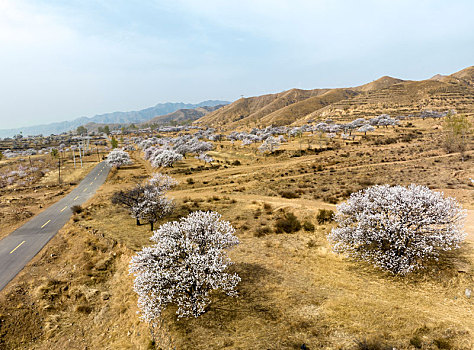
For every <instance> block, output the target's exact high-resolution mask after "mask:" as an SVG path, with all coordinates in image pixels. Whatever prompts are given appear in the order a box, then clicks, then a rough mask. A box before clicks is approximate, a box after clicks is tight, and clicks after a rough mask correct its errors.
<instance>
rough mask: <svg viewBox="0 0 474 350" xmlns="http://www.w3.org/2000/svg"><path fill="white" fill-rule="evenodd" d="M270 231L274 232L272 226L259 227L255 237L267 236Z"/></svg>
mask: <svg viewBox="0 0 474 350" xmlns="http://www.w3.org/2000/svg"><path fill="white" fill-rule="evenodd" d="M270 233H272V229H271V228H270V227H268V226H264V227H259V228H258V229H257V230H256V231H255V237H263V236H266V235H268V234H270Z"/></svg>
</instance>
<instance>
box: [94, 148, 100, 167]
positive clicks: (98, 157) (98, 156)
mask: <svg viewBox="0 0 474 350" xmlns="http://www.w3.org/2000/svg"><path fill="white" fill-rule="evenodd" d="M95 149H96V150H97V159H98V160H99V163H100V155H99V147H98V146H97V147H96V148H95Z"/></svg>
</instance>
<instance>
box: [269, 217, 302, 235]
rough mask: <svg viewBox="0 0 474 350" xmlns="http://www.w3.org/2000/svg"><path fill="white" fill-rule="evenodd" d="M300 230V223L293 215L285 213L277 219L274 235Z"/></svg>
mask: <svg viewBox="0 0 474 350" xmlns="http://www.w3.org/2000/svg"><path fill="white" fill-rule="evenodd" d="M300 229H301V223H300V221H299V220H298V218H297V217H296V215H295V214H293V213H286V214H284V215H283V216H282V217H280V218H278V219H277V221H276V223H275V232H276V233H283V232H286V233H293V232H297V231H299V230H300Z"/></svg>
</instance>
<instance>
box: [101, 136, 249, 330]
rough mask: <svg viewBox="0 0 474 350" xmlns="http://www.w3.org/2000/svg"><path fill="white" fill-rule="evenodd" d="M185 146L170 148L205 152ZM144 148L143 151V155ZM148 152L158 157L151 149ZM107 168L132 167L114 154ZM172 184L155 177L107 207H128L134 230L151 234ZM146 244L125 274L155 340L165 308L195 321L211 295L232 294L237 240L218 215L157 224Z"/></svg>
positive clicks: (168, 206) (165, 211)
mask: <svg viewBox="0 0 474 350" xmlns="http://www.w3.org/2000/svg"><path fill="white" fill-rule="evenodd" d="M152 141H156V140H152ZM184 141H185V142H184ZM184 141H183V140H181V142H176V143H175V145H174V146H175V147H178V146H177V145H180V146H179V147H180V149H181V151H182V152H184V150H185V149H186V150H188V151H187V152H191V151H189V150H190V149H192V150H194V151H196V147H198V148H199V149H209V146H207V145H205V144H202V143H197V142H196V140H195V139H187V140H184ZM142 147H143V145H141V148H142ZM151 147H154V146H151ZM143 148H144V147H143ZM149 149H150V147H146V148H145V152H146V151H147V150H149ZM156 149H158V148H156ZM166 150H167V151H171V152H174V151H173V150H172V149H166ZM187 152H186V153H187ZM153 153H155V155H159V154H162V152H160V153H158V152H156V150H155V152H153ZM201 154H202V153H201ZM155 159H156V158H155ZM107 163H108V164H109V165H110V166H114V167H117V168H119V167H121V166H123V165H127V164H131V160H130V157H129V155H128V153H127V152H126V151H124V150H121V149H115V150H113V151H112V152H111V153H110V154H109V156H108V157H107ZM177 184H178V182H177V181H176V180H174V179H173V178H172V177H170V176H168V175H164V174H161V173H155V174H153V176H152V177H151V178H150V179H148V180H146V181H144V182H143V183H139V184H137V185H135V186H133V187H132V188H129V189H125V190H121V191H118V192H116V193H114V195H113V196H112V203H114V204H117V205H121V206H123V207H125V208H127V209H128V211H129V213H130V215H131V216H132V217H133V218H134V219H136V223H137V225H140V224H141V221H144V222H147V223H149V224H150V228H151V230H153V224H154V223H155V222H156V221H158V220H159V219H162V218H164V217H166V216H168V215H170V214H171V213H172V211H173V209H174V201H173V200H172V199H171V198H169V197H168V196H167V192H168V191H169V190H170V189H172V188H173V187H175V186H176V185H177ZM151 240H152V241H153V242H154V244H153V245H152V246H150V247H144V248H143V249H142V251H140V252H139V253H137V254H136V255H135V256H134V257H133V258H132V260H131V262H130V273H132V274H134V275H135V282H134V290H135V291H136V292H137V294H138V304H139V307H140V309H141V312H142V319H144V320H145V321H147V322H148V323H149V324H150V326H151V330H152V335H153V336H154V337H155V336H156V331H157V330H159V327H158V326H159V325H160V322H161V313H162V311H163V310H164V309H165V308H166V307H167V306H168V305H169V304H176V305H177V306H178V310H177V315H178V318H181V317H189V316H194V317H198V316H199V315H201V314H202V313H203V312H204V311H205V307H206V306H207V305H208V304H209V303H210V296H209V293H210V292H211V291H212V290H216V289H219V290H222V291H224V292H225V293H226V294H227V295H230V296H235V295H236V291H235V288H236V286H237V284H238V283H239V282H240V277H239V276H238V275H237V274H235V273H234V274H232V273H228V272H227V269H228V267H229V266H230V265H231V264H232V263H231V261H230V259H229V258H228V257H227V252H226V251H227V249H229V248H231V247H233V246H235V245H237V244H238V243H239V240H238V239H237V237H236V236H235V229H234V228H233V227H232V225H231V224H230V223H229V222H228V221H224V220H221V216H220V214H218V213H216V212H203V211H196V212H193V213H191V214H189V215H188V216H186V217H183V218H181V219H180V220H179V221H173V222H168V223H166V224H163V225H161V226H160V227H159V228H158V230H156V231H154V233H153V236H152V237H151Z"/></svg>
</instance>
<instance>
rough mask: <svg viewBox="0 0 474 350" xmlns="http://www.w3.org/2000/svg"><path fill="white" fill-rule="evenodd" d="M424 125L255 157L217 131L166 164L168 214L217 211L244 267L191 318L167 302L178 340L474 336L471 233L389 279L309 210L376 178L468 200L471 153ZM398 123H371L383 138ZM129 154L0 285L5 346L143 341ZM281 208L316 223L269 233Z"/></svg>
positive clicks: (107, 345)
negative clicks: (206, 154)
mask: <svg viewBox="0 0 474 350" xmlns="http://www.w3.org/2000/svg"><path fill="white" fill-rule="evenodd" d="M431 123H433V122H431V121H427V122H426V123H424V124H423V123H422V122H421V121H420V125H417V128H416V129H417V130H421V132H422V134H421V135H420V137H418V138H417V139H416V140H411V141H409V142H396V143H391V144H388V145H376V144H374V142H373V140H362V141H361V142H360V143H359V144H354V143H352V142H349V143H348V144H347V145H345V144H343V145H339V146H338V147H334V149H332V150H329V149H327V150H324V151H321V152H319V151H318V152H315V151H308V150H306V149H305V148H302V150H301V151H300V149H299V145H300V142H299V140H291V142H290V144H289V145H288V146H285V147H284V150H283V151H282V152H280V153H278V154H276V155H271V156H262V155H260V154H258V153H254V152H252V151H251V150H250V151H249V149H245V148H240V147H239V146H238V145H231V144H229V143H226V142H222V143H218V144H217V147H216V149H215V151H213V157H214V158H216V162H214V163H213V166H209V165H207V166H204V165H203V164H202V163H199V161H198V160H196V159H194V158H192V157H188V158H187V159H185V160H184V161H182V162H179V163H178V164H176V166H175V167H174V168H170V169H167V170H166V171H165V172H167V173H169V174H170V175H171V176H173V177H175V178H176V179H178V180H179V181H180V184H179V186H178V187H177V188H176V189H174V190H173V191H171V192H170V194H169V195H170V196H171V197H174V198H175V200H176V204H177V206H176V211H175V213H174V214H173V216H172V217H170V218H166V219H165V220H163V222H164V221H167V220H172V219H177V218H178V217H180V216H183V215H186V214H187V213H188V212H191V211H194V210H216V211H218V212H220V213H221V214H222V215H223V217H224V219H226V220H229V221H230V222H231V223H232V224H233V225H234V226H235V227H236V229H237V236H238V237H239V239H240V241H241V244H240V245H239V246H238V247H237V248H236V249H234V250H233V251H231V253H230V257H231V259H232V260H233V261H234V262H235V265H234V266H233V267H232V268H233V269H234V270H235V271H236V272H238V273H239V275H240V277H241V278H242V281H241V283H240V284H239V286H238V293H239V297H238V298H230V297H226V296H224V295H222V294H220V293H215V295H213V302H212V304H211V305H210V306H209V307H208V310H207V312H206V313H205V314H203V315H202V316H201V317H199V318H197V319H182V320H180V321H176V319H175V317H174V310H173V309H172V308H170V309H169V310H167V312H166V313H165V315H164V316H165V325H166V329H167V332H168V335H169V336H170V338H171V339H172V343H173V344H174V346H175V347H176V348H177V349H299V348H300V347H301V346H302V344H305V345H306V346H307V348H308V349H318V348H321V349H385V348H397V349H417V348H421V349H472V348H474V317H473V314H472V313H473V310H474V308H473V299H472V298H467V297H466V295H465V291H466V289H471V290H472V289H474V254H473V248H474V246H473V243H472V242H470V241H468V242H466V243H465V244H464V245H463V247H462V248H461V249H460V250H459V251H458V252H456V253H453V254H450V255H446V256H444V257H443V259H442V261H440V263H439V264H432V265H429V266H427V267H426V269H425V270H424V271H420V272H418V273H415V274H412V275H409V276H407V277H395V276H392V275H390V274H388V273H385V272H382V271H380V270H376V269H374V268H373V267H372V266H369V265H368V264H365V263H362V262H356V261H352V260H350V259H347V258H345V257H343V256H339V255H336V254H334V253H332V251H331V247H330V246H329V245H328V242H327V240H326V234H327V233H328V232H329V230H330V229H331V227H332V224H323V225H319V224H318V222H317V220H316V215H317V213H318V211H319V209H323V208H324V209H333V210H334V209H335V203H338V202H340V201H342V200H344V199H345V198H347V196H348V195H349V194H350V193H351V192H353V191H356V190H359V189H361V188H364V187H367V186H370V185H372V184H376V183H391V184H396V183H400V184H409V183H411V182H415V183H419V184H424V185H427V186H430V188H433V189H435V190H442V191H444V192H446V193H448V194H450V195H453V196H455V197H457V198H458V199H459V200H460V201H461V202H462V203H463V205H464V206H465V207H467V208H471V209H472V208H474V187H473V186H472V185H470V183H469V181H468V179H469V177H472V174H473V165H472V158H470V159H468V160H467V161H465V162H461V160H460V157H459V155H457V154H451V155H447V154H445V153H444V151H443V150H442V149H441V147H440V138H441V135H440V132H439V130H438V129H435V128H433V125H431ZM403 130H404V129H403V128H400V130H396V129H394V130H392V129H387V130H386V131H385V130H380V133H381V134H382V133H387V135H386V136H387V137H392V136H393V135H395V133H399V134H400V133H403V132H404V131H403ZM410 132H411V131H410ZM393 137H395V136H393ZM221 145H222V147H220V146H221ZM327 146H330V145H327ZM316 149H318V147H317V146H316ZM469 155H470V157H472V153H469ZM133 157H134V159H135V164H134V165H132V166H127V167H124V168H122V169H120V170H118V171H117V172H112V173H111V174H110V175H109V178H108V180H107V182H106V184H105V185H104V186H102V188H101V189H100V190H99V191H98V193H97V195H96V196H95V197H94V198H93V199H92V200H91V201H89V203H87V205H85V206H84V207H85V209H84V211H83V212H82V213H80V214H76V215H75V217H74V218H73V220H71V222H70V223H69V224H68V225H67V226H66V227H65V228H64V229H63V230H62V231H61V232H60V233H59V234H58V235H57V236H56V237H55V238H54V239H53V240H52V241H51V243H50V244H49V245H48V247H47V248H45V249H44V250H43V252H42V254H40V255H39V256H37V257H36V258H35V260H34V261H33V262H32V263H31V264H30V265H29V266H28V267H27V268H26V269H25V270H24V271H23V272H22V274H21V275H20V276H18V277H17V278H16V279H15V280H14V281H13V282H12V283H11V284H10V285H9V287H8V288H7V289H6V290H5V291H3V292H2V294H1V298H0V320H1V323H0V344H1V345H2V346H3V347H4V348H5V349H15V348H24V349H49V348H69V349H85V348H87V349H112V348H124V349H125V348H130V349H147V348H150V347H151V343H150V337H149V333H148V331H147V329H146V326H145V325H144V324H143V323H141V322H140V321H139V320H138V316H137V314H136V311H137V307H136V296H135V294H134V292H133V291H132V279H131V278H130V276H128V273H127V265H128V261H129V259H130V257H131V256H132V255H133V253H134V252H135V251H137V250H139V249H140V247H142V246H143V245H146V244H149V243H150V241H149V237H150V235H151V232H150V229H149V226H148V225H141V226H136V225H135V220H134V219H133V218H131V217H130V216H129V215H128V213H127V212H126V211H125V210H123V209H121V208H119V207H117V206H114V205H112V204H111V203H110V196H111V194H112V193H113V192H114V191H116V190H118V189H123V188H126V187H131V186H133V184H134V183H136V182H139V181H142V180H143V179H145V178H146V177H147V176H149V175H150V173H151V172H152V169H151V168H150V167H149V165H148V163H146V162H144V161H143V160H141V159H140V158H139V156H138V152H137V153H135V154H134V155H133ZM235 160H239V162H240V164H236V163H234V162H235ZM285 191H286V192H289V193H293V194H295V195H296V196H292V195H290V194H288V193H286V192H285ZM289 212H291V213H294V214H295V215H296V216H297V218H298V219H299V220H300V221H301V222H309V223H311V224H312V225H314V229H313V230H311V226H308V228H309V229H308V230H304V229H301V230H299V231H298V232H295V233H291V234H288V233H276V230H275V223H276V221H277V220H278V218H281V217H282V216H284V215H285V213H289ZM470 219H471V218H470ZM469 227H470V226H469Z"/></svg>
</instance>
